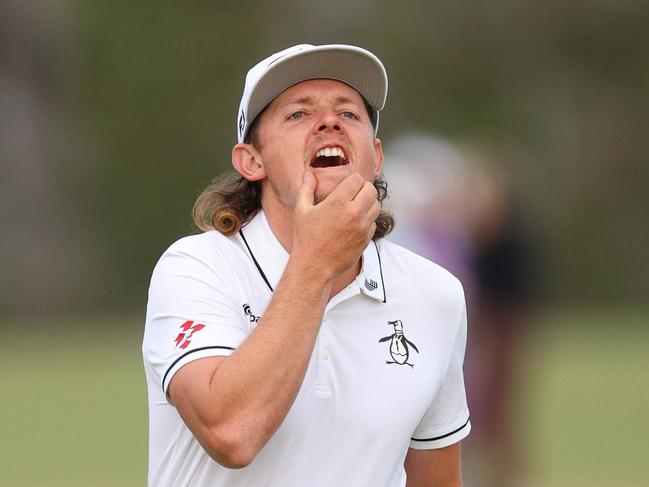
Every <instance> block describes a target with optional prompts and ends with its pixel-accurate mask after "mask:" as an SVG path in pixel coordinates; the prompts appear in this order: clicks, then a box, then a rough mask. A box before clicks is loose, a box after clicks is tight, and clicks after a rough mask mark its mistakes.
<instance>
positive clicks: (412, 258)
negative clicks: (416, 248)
mask: <svg viewBox="0 0 649 487" xmlns="http://www.w3.org/2000/svg"><path fill="white" fill-rule="evenodd" d="M376 244H377V248H378V250H379V255H380V258H381V265H382V268H383V272H384V273H385V274H386V275H385V276H384V277H385V279H386V281H388V282H393V283H396V284H397V285H399V286H404V287H416V288H418V289H422V288H423V289H425V290H427V291H429V292H431V293H434V294H435V300H438V299H442V300H444V301H448V300H450V301H453V302H457V301H458V300H460V301H461V302H462V304H463V303H464V289H463V287H462V283H461V282H460V280H459V279H458V278H457V277H456V276H455V275H453V274H452V273H451V272H450V271H449V270H447V269H445V268H444V267H442V266H441V265H439V264H437V263H435V262H433V261H431V260H428V259H427V258H425V257H422V256H421V255H419V254H416V253H414V252H412V251H410V250H408V249H406V248H405V247H402V246H401V245H398V244H396V243H394V242H391V241H389V240H386V239H385V238H382V239H379V240H377V242H376Z"/></svg>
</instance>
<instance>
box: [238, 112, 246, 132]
mask: <svg viewBox="0 0 649 487" xmlns="http://www.w3.org/2000/svg"><path fill="white" fill-rule="evenodd" d="M245 126H246V116H245V115H244V114H243V110H241V112H240V113H239V137H242V136H243V129H244V127H245Z"/></svg>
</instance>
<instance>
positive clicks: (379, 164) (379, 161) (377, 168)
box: [374, 138, 384, 177]
mask: <svg viewBox="0 0 649 487" xmlns="http://www.w3.org/2000/svg"><path fill="white" fill-rule="evenodd" d="M383 157H384V156H383V144H381V139H378V138H377V139H374V176H375V177H379V176H380V175H381V170H382V169H383Z"/></svg>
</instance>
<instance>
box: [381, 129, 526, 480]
mask: <svg viewBox="0 0 649 487" xmlns="http://www.w3.org/2000/svg"><path fill="white" fill-rule="evenodd" d="M479 161H480V157H479V156H478V155H475V154H474V155H467V151H462V150H461V149H460V148H458V147H455V146H454V145H452V144H451V143H449V142H447V141H444V140H441V139H438V138H434V137H430V136H407V137H403V138H401V139H398V140H396V141H394V142H393V143H392V144H388V145H387V147H386V162H387V164H386V166H385V167H386V171H385V176H386V179H387V181H388V183H389V185H390V194H391V195H392V196H393V198H391V202H393V203H392V208H393V210H394V212H395V214H396V217H397V226H396V229H395V232H394V233H393V237H392V238H391V240H394V241H396V242H398V243H403V244H405V245H408V246H409V247H410V248H412V249H413V250H414V251H416V252H418V253H420V254H422V255H424V256H425V257H427V258H429V259H431V260H433V261H435V262H437V263H439V264H440V265H442V266H444V267H446V268H447V269H449V270H450V271H451V272H453V273H454V274H455V275H456V276H457V277H459V278H460V280H461V281H462V283H463V285H464V288H465V292H466V295H467V304H468V308H469V336H468V343H467V354H466V360H465V377H466V382H467V394H468V399H469V406H470V411H471V422H472V424H473V432H472V434H471V435H470V436H469V438H467V440H465V441H464V442H463V446H464V449H465V458H464V471H465V477H466V485H468V486H469V487H476V486H484V487H491V486H500V487H502V486H518V485H520V483H521V478H522V477H524V475H525V471H524V458H523V455H524V452H521V449H520V448H519V445H518V435H517V434H516V432H515V431H513V427H514V424H515V423H514V421H515V419H516V417H517V414H518V411H517V410H516V409H515V399H516V398H515V397H514V396H515V392H516V383H517V382H516V379H517V371H519V370H520V369H521V368H524V363H523V361H524V358H525V357H524V356H523V354H522V353H524V348H525V335H526V331H527V325H528V323H529V321H530V320H529V314H530V309H531V297H532V295H533V288H534V273H533V268H534V255H533V252H532V246H531V239H530V236H529V232H528V231H527V230H526V228H525V225H524V224H525V215H524V214H522V213H521V212H520V208H519V207H518V206H516V205H515V204H514V202H513V197H512V195H511V193H510V191H509V188H508V186H507V184H506V180H505V178H504V175H503V174H501V173H499V172H498V171H497V170H496V169H495V168H494V167H490V166H487V165H485V164H484V163H482V162H479Z"/></svg>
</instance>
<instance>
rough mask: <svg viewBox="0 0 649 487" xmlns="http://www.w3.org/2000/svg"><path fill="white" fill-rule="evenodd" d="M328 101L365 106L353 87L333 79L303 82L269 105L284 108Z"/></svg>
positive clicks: (285, 91) (281, 94)
mask: <svg viewBox="0 0 649 487" xmlns="http://www.w3.org/2000/svg"><path fill="white" fill-rule="evenodd" d="M320 101H328V102H331V103H356V104H359V105H361V106H362V105H364V101H363V98H362V97H361V95H360V94H359V93H358V91H356V90H355V89H354V88H352V87H351V86H349V85H347V84H345V83H343V82H341V81H337V80H333V79H311V80H307V81H301V82H300V83H297V84H294V85H293V86H291V87H289V88H287V89H286V90H284V91H283V92H282V93H280V94H279V96H277V98H275V99H274V100H273V101H272V103H271V104H270V105H269V108H271V109H272V108H273V107H274V106H275V107H277V106H282V105H286V104H291V103H301V102H302V103H305V102H306V103H308V102H311V103H315V102H320Z"/></svg>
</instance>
